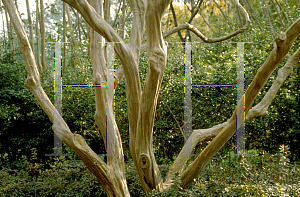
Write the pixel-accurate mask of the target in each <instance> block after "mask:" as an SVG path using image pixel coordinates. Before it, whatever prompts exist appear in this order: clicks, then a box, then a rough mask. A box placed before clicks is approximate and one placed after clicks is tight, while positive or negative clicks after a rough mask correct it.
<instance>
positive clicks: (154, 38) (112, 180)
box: [2, 0, 300, 196]
mask: <svg viewBox="0 0 300 197" xmlns="http://www.w3.org/2000/svg"><path fill="white" fill-rule="evenodd" d="M63 1H64V2H66V3H67V4H69V5H70V6H71V7H73V8H74V9H76V10H77V11H78V12H79V13H80V14H81V15H82V16H83V18H84V19H85V21H86V22H87V24H88V25H89V26H90V28H89V31H90V32H89V33H90V43H91V45H90V47H91V48H90V51H91V60H92V67H93V83H94V84H107V82H108V80H110V78H109V77H107V69H106V62H105V53H104V44H103V43H104V39H105V40H106V41H107V42H113V43H114V51H115V52H116V54H117V55H118V57H119V59H120V61H121V63H122V66H120V67H119V68H118V69H117V71H116V79H115V86H117V85H118V84H119V82H120V81H121V80H122V79H123V78H125V79H124V80H125V86H126V96H127V105H128V111H127V113H128V119H129V136H130V142H129V143H130V151H131V156H132V159H133V161H134V164H135V166H136V168H137V172H138V174H139V177H140V181H141V185H142V187H143V190H144V192H145V193H146V195H147V194H148V193H149V192H151V191H152V190H158V191H163V190H166V189H169V188H170V187H171V185H172V184H173V183H174V182H172V179H173V177H174V175H175V174H178V173H180V174H181V176H180V178H181V182H180V187H181V188H182V189H185V188H187V187H188V186H189V185H190V184H192V183H193V179H194V178H195V177H197V176H198V175H199V173H200V172H201V171H202V170H203V169H204V168H205V166H206V165H207V163H208V162H209V161H210V160H211V159H212V158H213V156H214V155H215V154H216V153H217V152H218V151H219V150H220V149H221V147H222V146H223V145H224V144H225V143H226V142H227V141H228V140H229V139H230V138H231V137H232V135H233V134H234V133H235V131H236V122H239V123H241V122H243V120H241V121H237V120H236V114H237V113H238V112H237V109H242V110H245V117H246V118H245V121H249V120H251V119H253V118H257V117H261V116H265V115H266V114H267V109H268V107H269V105H270V103H271V101H272V100H273V99H274V97H275V94H276V93H277V91H278V89H279V88H280V86H281V85H282V84H283V82H284V81H285V79H286V78H287V76H288V75H289V73H290V72H291V70H292V69H293V67H294V66H295V65H296V63H297V62H298V61H299V60H300V49H298V50H297V51H296V52H295V53H294V54H293V55H292V56H290V57H289V58H288V60H287V62H286V64H285V65H284V66H283V67H282V68H281V69H279V71H278V75H277V78H276V79H275V80H274V82H273V84H272V86H271V87H270V89H269V90H268V92H267V94H266V95H265V96H264V98H263V99H262V100H261V102H260V103H259V104H257V105H256V106H253V101H254V99H255V98H256V96H257V95H258V94H259V92H260V90H261V89H262V87H263V86H264V84H265V83H266V81H267V80H268V78H269V77H270V75H271V74H272V72H273V71H274V69H275V68H276V67H277V66H278V64H279V63H280V62H281V61H282V60H283V58H284V57H285V56H286V54H287V53H288V51H289V50H290V48H291V46H292V44H293V42H294V40H295V38H296V37H297V36H298V35H299V33H300V18H299V19H298V20H296V21H295V22H294V23H293V24H292V25H291V26H290V27H289V28H288V29H287V30H286V31H285V32H283V33H280V34H279V35H278V36H277V37H276V39H275V44H274V47H273V50H272V51H271V52H270V54H269V56H268V58H267V59H266V61H265V62H264V63H263V65H262V66H261V67H260V68H259V69H258V71H257V73H256V75H255V77H254V79H253V80H252V82H251V84H250V85H249V87H248V88H247V90H246V92H245V95H244V97H245V106H244V98H242V99H240V100H239V101H238V104H237V107H236V109H235V111H234V112H233V114H232V116H231V117H230V119H229V120H228V121H226V122H224V123H222V124H219V125H215V126H214V127H212V128H209V129H199V130H194V131H193V132H192V134H191V135H190V137H189V138H188V139H187V141H186V143H185V145H184V146H183V148H182V150H181V152H180V154H179V156H178V157H177V158H176V159H175V161H174V163H173V164H172V166H171V168H170V171H169V172H168V174H167V177H166V179H165V180H163V179H162V178H161V174H160V172H159V169H158V165H157V163H156V161H155V157H154V153H153V147H152V143H153V142H152V139H153V126H154V118H155V111H156V104H157V99H158V94H159V89H160V85H161V82H162V79H163V74H164V70H165V68H166V61H167V59H166V57H167V45H166V42H165V41H164V39H165V38H166V37H167V36H169V35H171V34H173V33H176V32H178V31H179V30H184V29H188V30H189V31H191V32H192V33H194V34H195V35H197V36H198V37H199V38H200V39H202V40H203V41H204V42H207V43H213V42H221V41H224V40H227V39H229V38H231V37H233V36H236V35H238V34H239V33H242V32H243V31H245V30H246V28H247V27H248V26H249V24H250V19H249V16H248V14H247V11H246V10H245V9H244V8H243V7H242V5H241V4H240V3H239V1H238V0H234V1H232V2H233V3H234V4H235V6H236V7H237V8H238V9H239V10H240V13H242V14H243V16H244V26H243V27H242V28H241V29H239V30H236V31H234V32H232V33H230V34H228V35H225V36H222V37H219V38H207V37H205V36H204V35H203V34H202V33H201V32H200V31H198V30H197V28H196V27H194V26H192V25H191V24H187V23H186V24H182V25H179V26H177V27H175V28H174V29H171V30H169V31H167V32H165V33H162V31H161V19H162V16H163V14H164V11H165V9H166V8H167V6H168V5H169V4H170V0H128V4H129V6H130V7H131V10H133V19H132V30H131V35H130V39H129V43H125V42H124V41H123V40H122V39H121V37H120V36H119V35H118V34H117V32H116V31H115V30H114V29H113V28H112V27H111V26H110V25H109V23H107V22H106V20H105V19H104V18H103V15H104V14H105V11H107V9H109V5H108V6H106V3H103V1H102V0H90V1H89V2H87V1H86V0H63ZM2 2H3V3H4V6H5V9H6V10H7V11H8V13H9V16H10V18H11V21H12V23H13V26H14V28H15V31H16V34H17V37H18V43H19V47H20V49H21V52H22V54H23V58H24V61H25V65H26V69H27V74H28V75H27V79H26V81H25V86H26V88H28V89H29V90H30V91H31V92H32V93H33V94H34V96H35V98H36V99H37V101H38V102H39V104H40V105H41V107H42V109H43V110H44V111H45V113H46V114H47V116H48V117H49V119H50V121H51V122H52V123H53V126H52V128H53V131H54V133H55V134H56V135H57V136H58V137H59V138H60V139H61V140H62V141H63V143H65V144H66V145H67V146H69V147H70V148H71V149H72V150H73V151H74V152H75V153H76V154H77V155H78V157H79V158H80V159H81V160H82V161H83V162H84V164H85V165H86V166H87V167H88V168H89V169H90V171H91V172H92V173H93V174H94V175H95V176H96V177H97V179H98V180H99V182H100V183H101V184H102V185H103V187H104V189H105V190H106V192H107V194H108V196H130V194H129V191H128V188H127V183H126V179H125V168H124V158H123V148H122V142H121V137H120V133H119V131H118V127H117V125H116V122H115V120H114V116H113V109H112V108H110V107H108V109H107V111H106V105H107V103H108V104H109V103H112V102H113V101H112V99H113V98H108V99H106V88H105V87H95V95H96V112H95V116H94V118H95V121H96V124H97V125H98V127H99V129H100V132H101V134H102V137H103V139H104V143H105V145H106V147H108V148H107V150H108V156H107V162H104V161H103V160H102V159H101V158H100V157H99V156H98V155H97V154H96V153H95V152H94V151H93V150H92V149H91V148H90V147H89V146H88V145H87V143H86V141H85V139H84V138H83V137H82V136H81V135H78V134H74V133H72V131H70V129H69V127H68V125H67V124H66V123H65V121H64V120H63V118H62V117H61V115H60V114H59V113H58V111H57V110H56V109H55V107H54V105H53V104H52V103H51V101H50V100H49V98H48V96H47V95H46V94H45V92H44V90H43V88H42V86H41V81H40V75H39V72H38V69H37V66H36V62H35V59H34V56H33V51H32V49H31V46H30V42H29V41H28V38H27V35H26V33H25V30H24V27H23V24H22V22H21V20H20V17H19V15H18V12H17V9H16V7H15V4H14V3H13V1H12V0H2ZM144 32H145V34H146V38H147V42H146V43H142V36H143V35H144ZM145 49H147V50H148V57H149V61H148V73H147V76H146V79H145V82H144V87H143V90H142V89H141V83H140V77H139V67H138V65H139V64H138V61H139V55H140V54H141V52H142V51H143V50H145ZM238 118H242V119H243V117H238ZM106 122H107V123H106ZM106 124H107V126H106ZM237 126H239V125H237ZM210 137H214V139H213V140H212V141H211V142H210V143H209V145H207V147H206V148H205V149H204V150H203V151H202V152H201V153H199V155H198V156H197V157H196V159H195V160H194V161H193V162H192V163H191V164H190V165H189V166H187V168H185V166H186V165H187V160H188V159H189V156H188V155H189V154H190V153H192V151H193V149H194V148H195V146H196V145H197V144H198V143H199V142H201V141H203V140H204V139H207V138H210ZM184 169H185V170H184Z"/></svg>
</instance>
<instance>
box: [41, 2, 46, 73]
mask: <svg viewBox="0 0 300 197" xmlns="http://www.w3.org/2000/svg"><path fill="white" fill-rule="evenodd" d="M40 4H41V5H40V7H41V20H40V31H41V55H42V56H41V58H42V59H41V64H42V68H43V72H46V71H47V61H46V46H45V42H46V39H45V13H44V1H43V0H40Z"/></svg>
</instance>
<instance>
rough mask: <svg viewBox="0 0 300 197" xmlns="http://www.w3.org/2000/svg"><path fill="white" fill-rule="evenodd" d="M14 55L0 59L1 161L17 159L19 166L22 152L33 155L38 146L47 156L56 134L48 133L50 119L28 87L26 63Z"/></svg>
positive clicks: (40, 154) (39, 152)
mask: <svg viewBox="0 0 300 197" xmlns="http://www.w3.org/2000/svg"><path fill="white" fill-rule="evenodd" d="M11 56H12V54H6V55H5V56H4V58H3V59H2V60H1V61H0V78H1V79H2V80H1V81H0V107H1V111H0V125H1V128H0V135H1V138H0V155H1V157H0V162H1V165H3V164H4V163H3V162H8V161H9V162H15V164H16V165H14V166H15V167H16V168H19V167H18V165H17V162H18V161H19V159H20V158H21V156H22V155H30V149H31V148H37V153H38V155H39V156H41V157H39V158H40V159H43V158H44V157H42V155H44V154H45V153H46V152H47V151H48V150H49V146H50V145H52V144H53V142H52V144H51V140H52V141H53V137H50V136H51V135H49V132H48V131H49V129H50V127H51V124H50V121H49V119H48V118H47V116H46V114H45V113H44V112H43V110H42V109H41V108H40V107H39V106H38V105H37V102H36V100H35V99H34V97H33V95H32V93H31V92H30V91H29V90H27V89H26V88H25V87H24V81H25V79H26V70H25V66H24V65H23V64H22V63H21V62H17V61H14V60H13V59H12V58H11ZM52 136H53V134H52ZM44 159H45V158H44Z"/></svg>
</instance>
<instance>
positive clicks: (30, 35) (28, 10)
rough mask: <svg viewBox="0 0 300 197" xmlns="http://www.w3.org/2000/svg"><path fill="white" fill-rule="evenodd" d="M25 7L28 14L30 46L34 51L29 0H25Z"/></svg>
mask: <svg viewBox="0 0 300 197" xmlns="http://www.w3.org/2000/svg"><path fill="white" fill-rule="evenodd" d="M26 7H27V15H28V25H29V38H30V39H29V40H30V46H31V49H32V51H34V44H33V43H34V41H33V25H32V20H31V12H30V6H29V0H26Z"/></svg>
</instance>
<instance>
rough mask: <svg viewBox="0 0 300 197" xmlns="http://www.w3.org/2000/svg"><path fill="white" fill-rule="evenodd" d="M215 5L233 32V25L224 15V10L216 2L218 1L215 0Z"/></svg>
mask: <svg viewBox="0 0 300 197" xmlns="http://www.w3.org/2000/svg"><path fill="white" fill-rule="evenodd" d="M214 2H215V4H216V5H217V7H218V9H219V10H220V11H221V14H222V15H223V17H224V18H225V21H226V22H227V24H228V25H229V27H230V29H231V30H233V28H232V26H231V24H230V23H229V21H228V19H227V17H226V15H225V14H224V12H223V10H222V8H221V7H220V5H219V4H218V3H217V2H216V0H214Z"/></svg>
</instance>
